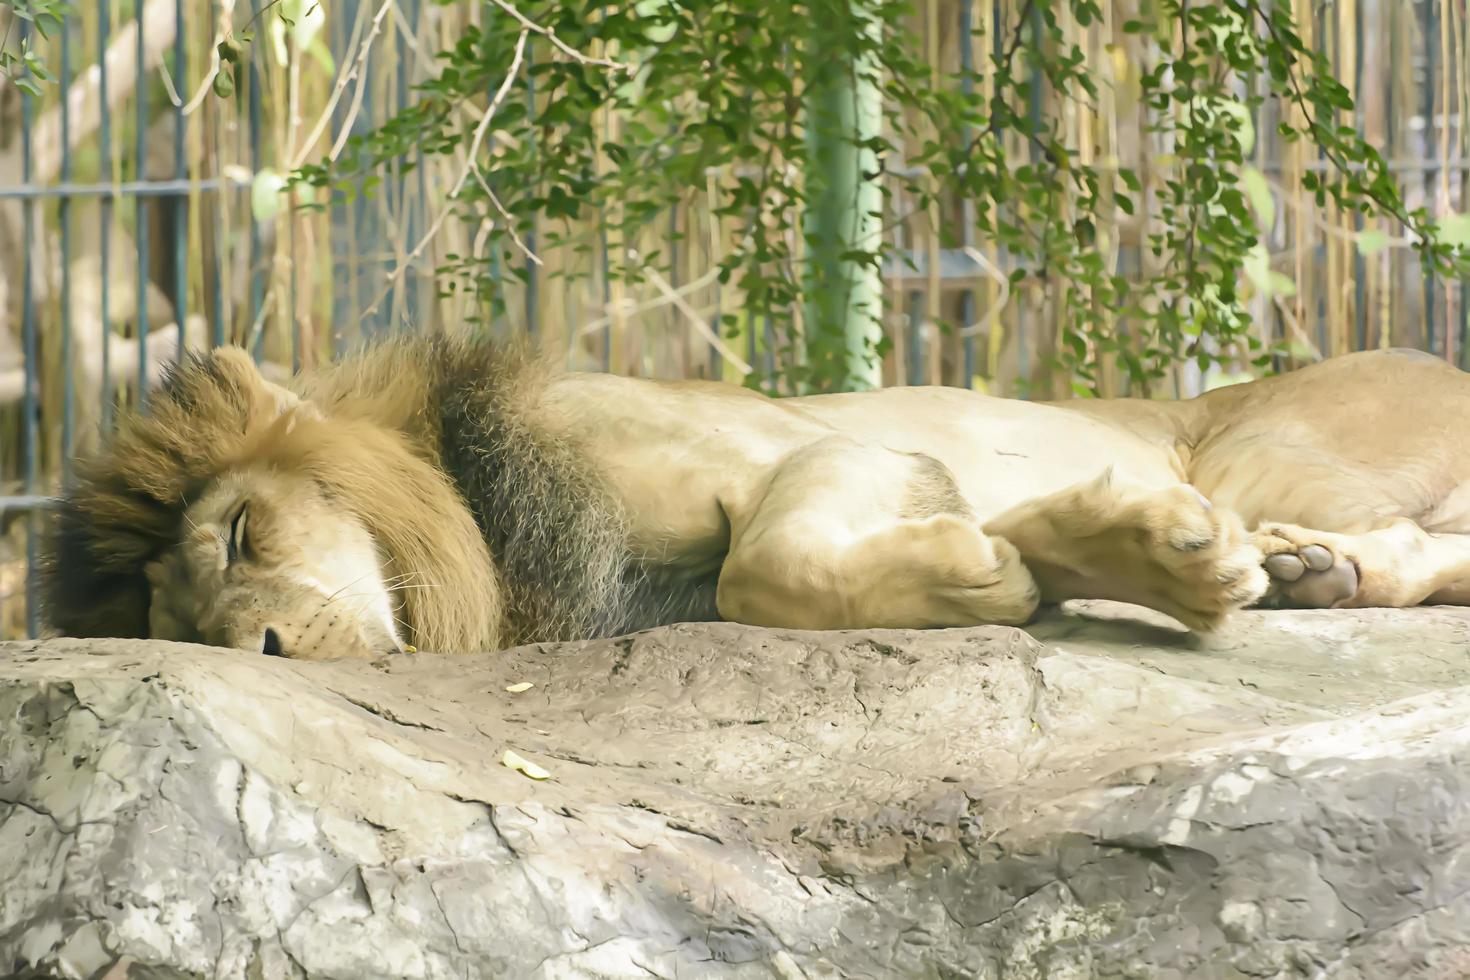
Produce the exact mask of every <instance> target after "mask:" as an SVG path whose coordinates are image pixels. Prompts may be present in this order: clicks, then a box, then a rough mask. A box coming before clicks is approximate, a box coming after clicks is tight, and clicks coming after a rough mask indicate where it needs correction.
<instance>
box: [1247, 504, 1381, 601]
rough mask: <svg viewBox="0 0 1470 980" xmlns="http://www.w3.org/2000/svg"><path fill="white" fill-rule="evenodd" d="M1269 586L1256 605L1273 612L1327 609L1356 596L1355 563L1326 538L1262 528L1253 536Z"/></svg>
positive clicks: (1291, 528)
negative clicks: (1269, 582)
mask: <svg viewBox="0 0 1470 980" xmlns="http://www.w3.org/2000/svg"><path fill="white" fill-rule="evenodd" d="M1255 544H1256V547H1258V548H1259V549H1260V550H1261V553H1262V555H1263V556H1264V560H1263V561H1262V567H1263V568H1264V569H1265V570H1266V573H1267V574H1268V575H1269V576H1270V578H1271V586H1270V588H1269V589H1268V590H1267V592H1266V595H1265V596H1264V597H1262V599H1261V602H1260V605H1262V606H1265V607H1267V608H1273V609H1331V608H1332V607H1333V606H1337V605H1340V604H1341V603H1344V602H1346V601H1348V600H1349V599H1351V598H1352V597H1353V596H1355V595H1357V593H1358V583H1359V573H1358V566H1357V563H1356V562H1354V561H1353V560H1352V559H1351V558H1349V557H1347V556H1346V555H1343V554H1342V553H1341V552H1340V551H1339V550H1338V549H1337V548H1335V547H1334V546H1333V545H1332V544H1331V543H1329V540H1328V536H1327V535H1323V534H1318V533H1314V532H1312V531H1309V530H1307V529H1306V528H1303V527H1297V526H1296V525H1294V524H1263V525H1261V526H1260V527H1259V528H1258V529H1257V530H1256V533H1255Z"/></svg>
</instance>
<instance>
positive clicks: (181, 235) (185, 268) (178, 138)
mask: <svg viewBox="0 0 1470 980" xmlns="http://www.w3.org/2000/svg"><path fill="white" fill-rule="evenodd" d="M184 39H185V30H184V0H174V67H173V77H174V78H176V79H178V81H177V82H176V83H175V85H174V88H175V89H182V87H183V85H184V80H185V79H186V78H187V77H188V75H187V72H186V68H187V62H186V59H187V57H188V56H187V53H186V52H185V49H184ZM175 95H176V96H177V98H175V99H174V100H173V104H174V180H183V181H187V180H188V177H189V164H188V161H187V160H186V159H185V156H184V136H185V134H186V125H187V123H186V121H185V118H184V91H182V90H180V91H177V92H176V93H175ZM138 176H139V178H140V179H141V178H142V177H143V176H144V175H143V174H139V175H138ZM169 210H170V211H172V212H173V219H174V220H173V226H174V269H173V272H174V324H175V326H176V327H177V328H178V331H179V349H180V350H183V347H184V320H185V319H186V314H187V312H188V309H189V250H188V247H187V246H188V242H189V225H188V218H189V196H188V195H187V194H184V195H180V196H178V197H174V198H171V199H170V200H169Z"/></svg>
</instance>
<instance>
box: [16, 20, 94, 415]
mask: <svg viewBox="0 0 1470 980" xmlns="http://www.w3.org/2000/svg"><path fill="white" fill-rule="evenodd" d="M107 5H108V0H97V71H98V79H97V93H98V99H99V100H100V101H101V104H102V114H101V118H100V119H99V120H98V127H97V139H98V143H99V145H100V147H101V152H100V154H99V155H98V157H97V174H98V176H99V177H104V178H110V177H112V176H113V173H112V113H111V112H110V111H109V110H108V108H107V106H108V104H109V103H108V101H107V46H108V34H109V33H111V31H110V26H111V23H112V21H111V19H110V16H109V14H108V10H107ZM27 183H29V181H27ZM104 186H106V185H104ZM73 196H76V195H73ZM113 199H114V195H113V188H112V187H110V186H108V189H107V193H106V194H104V195H103V196H102V200H101V202H100V206H99V209H98V210H99V211H100V212H101V214H100V215H99V221H100V222H101V225H102V227H101V229H100V231H101V236H102V237H101V238H100V239H99V240H98V248H99V249H100V251H99V253H98V262H97V264H98V268H99V270H100V276H101V285H102V289H101V293H102V302H101V318H100V319H101V323H100V327H101V330H102V336H100V337H98V338H97V340H98V342H99V343H100V344H101V345H102V348H101V349H102V393H101V397H102V428H103V431H106V430H108V429H111V428H112V408H113V405H112V345H111V344H109V343H108V340H109V339H110V338H111V337H112V303H111V300H110V298H109V287H108V284H109V283H110V282H111V281H112V273H111V266H112V205H113Z"/></svg>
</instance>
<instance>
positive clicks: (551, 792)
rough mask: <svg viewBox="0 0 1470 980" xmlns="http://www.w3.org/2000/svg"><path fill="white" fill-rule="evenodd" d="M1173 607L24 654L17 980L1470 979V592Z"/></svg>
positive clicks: (9, 826) (6, 667)
mask: <svg viewBox="0 0 1470 980" xmlns="http://www.w3.org/2000/svg"><path fill="white" fill-rule="evenodd" d="M1125 613H1126V615H1125ZM1136 615H1137V612H1136V611H1133V610H1121V609H1120V608H1118V607H1107V606H1104V605H1094V606H1091V607H1087V608H1083V609H1080V610H1072V611H1070V612H1069V613H1067V614H1065V615H1057V616H1054V617H1053V618H1051V619H1048V620H1045V621H1043V622H1041V623H1040V624H1038V625H1037V626H1035V627H1034V628H1032V629H1031V630H1030V631H1029V635H1028V633H1027V632H1022V631H1020V630H1014V629H1006V628H982V629H971V630H948V631H936V632H929V633H915V632H893V631H868V632H854V633H802V632H789V631H769V630H758V629H749V628H744V627H739V626H733V625H725V624H716V625H700V626H680V627H673V628H668V629H662V630H655V631H651V632H648V633H643V634H639V635H636V636H632V637H627V638H623V639H617V640H609V641H599V642H592V643H580V644H562V645H543V646H534V647H525V648H520V649H516V650H512V651H508V652H505V653H500V654H494V655H484V656H474V657H465V658H456V659H447V658H434V657H428V656H402V657H393V658H388V659H384V660H381V661H377V662H371V663H369V662H337V663H316V664H311V663H291V662H287V661H281V660H275V659H269V658H262V657H254V656H245V655H241V654H237V653H232V652H228V651H220V650H212V649H208V648H202V647H190V646H185V645H177V644H163V643H138V642H122V641H105V642H79V641H67V640H56V641H49V642H38V643H14V644H9V645H6V646H0V973H4V972H6V971H11V972H13V973H14V974H15V975H21V976H25V975H40V976H69V977H103V976H105V977H108V978H121V977H174V976H206V977H251V978H255V977H284V976H310V977H343V978H360V977H475V978H479V977H509V978H517V977H544V978H552V977H649V976H658V977H675V976H677V977H700V978H703V977H752V978H753V977H776V978H786V980H790V978H797V977H935V978H940V977H995V978H1038V980H1042V978H1048V980H1049V978H1065V977H1181V978H1182V977H1191V978H1193V977H1203V978H1212V977H1222V978H1223V977H1296V976H1301V977H1375V978H1377V977H1393V978H1400V977H1419V976H1423V977H1443V978H1450V977H1463V976H1467V975H1470V722H1467V719H1470V642H1467V640H1470V635H1467V634H1470V611H1461V610H1450V609H1421V610H1410V611H1364V612H1342V611H1334V612H1316V613H1309V612H1303V613H1251V614H1244V615H1241V616H1239V617H1238V618H1236V620H1235V621H1234V622H1233V624H1232V625H1231V627H1230V628H1229V630H1228V632H1226V633H1224V634H1222V635H1218V636H1215V637H1210V638H1203V639H1201V638H1197V637H1193V636H1190V635H1188V634H1182V633H1180V632H1177V631H1175V630H1171V629H1169V628H1168V627H1167V626H1166V625H1162V624H1158V623H1154V624H1150V623H1148V622H1145V621H1139V620H1137V619H1133V618H1128V617H1129V616H1136ZM521 682H531V683H532V684H533V685H534V686H533V687H531V688H529V689H527V690H524V691H521V692H519V693H512V692H511V691H507V690H506V688H507V687H509V686H513V685H516V684H518V683H521ZM507 749H510V750H513V751H514V752H516V753H518V754H519V755H521V756H523V757H524V758H525V759H528V760H530V761H531V762H533V763H536V764H538V765H540V766H542V767H544V768H545V769H546V770H548V771H549V772H550V774H551V778H550V779H548V780H545V781H535V780H532V779H530V778H528V777H527V776H526V775H524V774H522V773H521V772H518V771H515V770H513V769H511V768H508V767H506V766H505V765H503V764H502V761H501V760H502V757H503V754H504V753H505V751H506V750H507Z"/></svg>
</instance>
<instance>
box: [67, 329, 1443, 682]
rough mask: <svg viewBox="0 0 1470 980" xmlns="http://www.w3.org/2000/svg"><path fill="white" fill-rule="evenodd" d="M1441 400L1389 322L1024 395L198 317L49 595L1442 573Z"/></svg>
mask: <svg viewBox="0 0 1470 980" xmlns="http://www.w3.org/2000/svg"><path fill="white" fill-rule="evenodd" d="M1467 415H1470V385H1467V379H1466V378H1465V376H1464V375H1462V374H1460V373H1459V372H1457V371H1454V370H1453V369H1451V368H1447V367H1445V366H1444V365H1441V364H1438V363H1435V362H1433V361H1430V360H1425V359H1423V358H1416V357H1407V356H1404V355H1401V354H1397V353H1379V354H1367V355H1356V356H1353V357H1348V358H1342V359H1339V360H1337V361H1333V362H1328V363H1326V364H1323V365H1319V366H1317V367H1314V368H1309V369H1307V370H1304V371H1301V372H1298V373H1297V374H1295V375H1291V376H1287V377H1283V378H1279V379H1273V380H1271V381H1267V382H1260V383H1256V384H1251V385H1243V386H1237V387H1234V388H1230V389H1223V390H1221V391H1218V392H1214V393H1211V394H1210V395H1207V396H1205V397H1203V398H1200V399H1195V400H1193V401H1188V402H1172V403H1163V402H1138V401H1114V402H1106V403H1098V402H1069V403H1065V404H1061V405H1040V404H1031V403H1023V402H1016V401H1004V400H999V399H992V398H987V397H985V396H982V395H978V394H975V393H971V392H965V391H959V390H955V389H938V388H905V389H888V390H884V391H878V392H869V393H863V394H854V395H834V396H818V397H811V398H795V399H784V400H771V399H767V398H764V397H762V396H759V395H757V394H754V393H752V392H749V391H745V390H742V389H737V388H733V387H730V386H725V385H718V384H708V383H659V382H648V381H637V380H633V379H627V378H616V377H611V376H606V375H584V374H569V375H556V374H554V373H549V372H547V371H546V370H545V369H544V367H542V366H539V365H538V364H536V363H535V362H534V361H533V360H530V359H528V358H526V357H524V356H523V355H521V354H518V353H515V352H506V351H502V350H496V349H493V348H489V347H487V346H485V345H483V344H473V343H467V342H458V341H444V340H426V339H413V338H409V339H401V340H395V341H392V342H389V343H386V344H383V345H379V346H377V347H375V348H373V349H370V350H368V351H366V352H364V353H361V354H358V355H354V356H353V357H350V358H348V359H346V360H344V362H342V363H341V364H338V365H335V366H333V367H330V368H327V369H324V370H323V371H320V372H318V373H315V374H312V375H309V376H306V377H303V378H299V379H297V380H296V381H295V382H293V384H292V385H291V390H290V391H285V390H283V389H279V388H275V387H274V386H271V385H269V384H267V383H266V382H265V381H264V380H263V379H261V378H260V376H259V375H258V374H257V373H256V372H255V370H254V368H253V366H252V365H251V364H250V361H249V359H248V358H247V357H246V356H245V355H244V354H243V353H242V352H239V351H219V352H215V353H214V354H213V355H211V356H210V357H209V358H207V359H205V360H203V361H200V362H198V363H195V364H192V365H186V367H185V368H184V369H181V371H180V372H179V373H178V374H177V375H176V377H175V378H174V379H173V381H172V382H171V385H170V386H168V387H166V389H165V392H164V393H163V394H162V395H161V396H159V397H158V399H157V403H156V405H155V407H154V410H153V412H152V414H150V415H148V416H144V417H133V418H130V419H128V420H126V421H125V423H124V425H123V427H122V429H121V431H120V432H119V433H118V435H117V436H116V438H115V439H114V440H113V442H112V444H111V445H110V447H109V448H108V450H107V451H106V452H105V453H104V454H103V455H101V456H100V457H98V458H97V459H95V460H92V461H90V462H87V463H85V464H84V465H83V466H82V467H81V468H80V469H79V473H80V480H79V482H78V484H77V486H76V487H74V488H73V489H72V490H71V491H70V493H69V494H68V497H67V499H66V502H65V505H64V506H63V508H62V513H61V520H60V524H59V526H58V530H57V533H56V535H55V536H54V538H53V545H52V547H51V549H50V552H51V560H50V563H49V566H50V572H49V575H48V587H47V597H48V603H47V606H48V611H49V615H50V618H51V619H52V621H53V623H54V624H55V625H56V627H57V628H58V629H60V630H61V631H63V632H71V633H82V634H87V633H92V634H95V633H99V632H100V633H114V634H118V633H121V634H125V635H142V634H143V633H145V632H147V631H149V629H150V628H151V629H152V630H153V632H154V633H155V635H173V636H176V637H177V638H185V639H204V640H207V641H209V642H216V643H225V644H227V645H233V646H238V647H242V648H245V649H262V648H266V649H270V648H271V647H273V646H283V647H285V649H282V650H280V652H283V653H285V654H286V655H289V656H303V657H313V656H333V655H363V656H367V655H373V654H376V653H382V652H388V650H390V649H397V648H400V647H402V646H404V645H414V646H419V647H422V648H425V649H431V650H438V651H443V652H459V651H466V650H476V649H493V648H496V647H499V646H502V645H504V644H507V643H513V642H524V641H528V640H540V639H559V638H571V637H579V636H592V635H606V634H608V633H614V632H622V631H626V630H631V629H636V628H640V627H643V626H649V625H654V624H656V623H659V622H669V621H675V620H679V619H689V618H704V617H714V616H716V615H719V616H721V617H723V618H727V619H734V620H738V621H743V622H748V623H753V624H760V625H771V626H787V627H808V628H851V627H870V626H895V627H906V626H907V627H931V626H962V625H970V624H976V623H987V622H1002V623H1022V622H1025V621H1026V620H1027V619H1028V618H1029V617H1030V616H1031V615H1032V613H1033V612H1034V610H1035V608H1036V606H1037V604H1038V603H1040V602H1056V601H1061V600H1064V599H1067V598H1073V597H1079V598H1086V597H1101V598H1114V599H1121V600H1124V601H1128V602H1134V603H1139V604H1143V605H1147V606H1151V607H1153V608H1156V609H1159V610H1162V611H1164V612H1166V613H1169V614H1170V615H1173V616H1175V617H1176V618H1178V619H1179V620H1180V621H1181V622H1183V623H1185V624H1186V625H1188V626H1191V627H1194V628H1201V629H1209V628H1213V627H1214V626H1216V625H1218V624H1219V623H1220V622H1221V621H1222V620H1223V618H1224V617H1225V616H1226V615H1228V613H1229V612H1230V611H1231V610H1233V609H1236V608H1240V607H1241V606H1244V605H1249V604H1251V603H1254V602H1256V601H1260V600H1264V601H1268V602H1272V603H1275V604H1308V605H1350V604H1368V603H1378V602H1382V603H1392V604H1410V603H1414V602H1420V601H1425V600H1426V599H1431V598H1434V599H1437V600H1438V601H1466V600H1470V548H1467V547H1466V546H1465V544H1464V542H1465V541H1466V540H1470V539H1466V538H1464V537H1462V536H1461V535H1463V534H1465V533H1466V532H1470V526H1464V525H1467V524H1470V520H1467V515H1470V506H1467V504H1466V501H1467V500H1470V489H1467V487H1470V453H1467V452H1465V442H1464V439H1463V438H1462V437H1461V436H1460V435H1459V433H1458V430H1457V429H1456V428H1455V423H1456V422H1457V421H1458V419H1462V418H1464V417H1467ZM247 502H248V505H249V509H248V510H246V511H244V513H247V514H249V515H250V519H249V520H248V521H246V522H245V523H244V524H243V525H241V526H244V527H246V528H248V529H249V531H250V534H251V535H258V536H259V539H258V540H256V539H255V538H252V539H251V541H252V544H253V547H252V548H251V549H250V551H251V553H250V555H249V556H247V558H246V559H244V560H240V559H236V560H231V559H230V557H229V549H228V541H229V531H230V528H231V527H232V526H233V525H232V524H231V521H232V518H233V517H234V516H236V515H239V514H240V513H241V510H240V508H241V506H242V503H247ZM1250 529H1254V531H1252V530H1250ZM1319 549H1320V550H1319ZM1268 559H1269V560H1268ZM1298 566H1300V569H1299V568H1298ZM1318 566H1320V567H1318ZM1266 569H1271V570H1272V576H1276V577H1274V578H1273V577H1271V576H1268V574H1267V571H1266ZM1298 572H1300V574H1298ZM1282 576H1285V577H1282ZM1288 578H1289V579H1290V581H1288V580H1287V579H1288ZM1345 590H1346V594H1344V591H1345ZM83 594H85V596H86V598H85V599H83V598H82V595H83ZM344 597H345V598H344ZM395 620H396V622H395ZM150 621H151V622H152V626H151V627H150V625H149V624H150ZM267 630H269V634H268V633H267ZM267 637H268V638H267ZM385 646H386V647H387V649H385Z"/></svg>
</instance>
